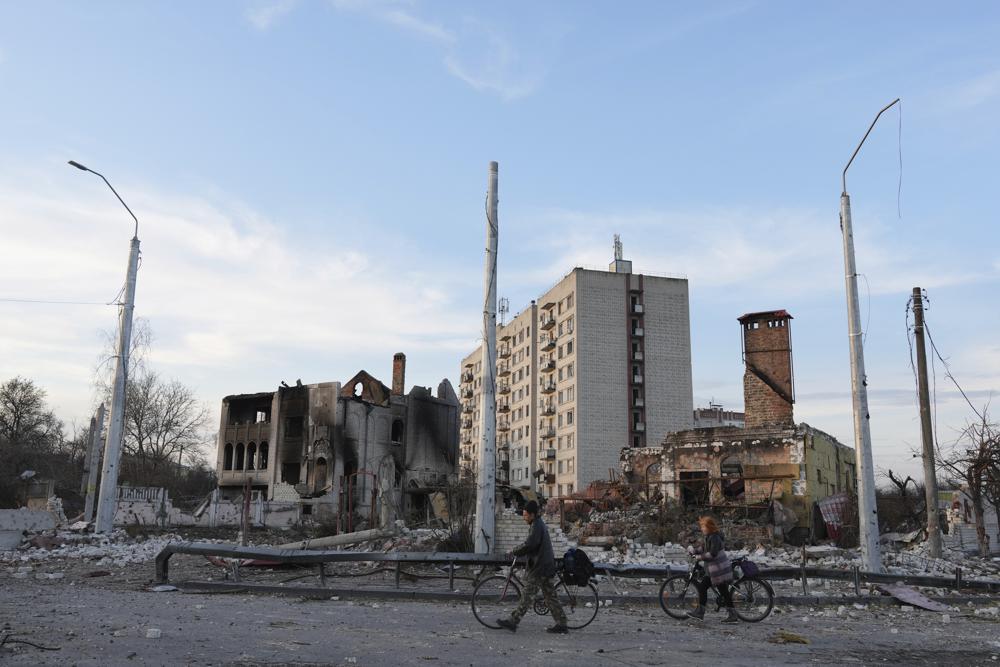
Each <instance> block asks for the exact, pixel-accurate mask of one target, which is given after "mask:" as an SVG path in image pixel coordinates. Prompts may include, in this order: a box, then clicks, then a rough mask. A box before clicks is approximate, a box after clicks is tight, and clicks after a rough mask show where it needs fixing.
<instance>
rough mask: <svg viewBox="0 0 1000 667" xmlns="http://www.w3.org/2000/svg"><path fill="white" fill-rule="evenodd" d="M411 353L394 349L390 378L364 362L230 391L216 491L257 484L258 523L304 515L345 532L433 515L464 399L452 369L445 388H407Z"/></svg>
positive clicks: (449, 471) (452, 462)
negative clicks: (324, 377)
mask: <svg viewBox="0 0 1000 667" xmlns="http://www.w3.org/2000/svg"><path fill="white" fill-rule="evenodd" d="M405 373H406V357H405V355H403V354H402V353H398V354H396V355H395V356H394V358H393V371H392V387H391V388H389V387H387V386H385V385H384V384H382V383H381V382H380V381H379V380H378V379H376V378H375V377H373V376H371V375H369V374H368V373H367V372H365V371H360V372H359V373H358V374H357V375H355V376H354V377H353V378H351V379H350V380H348V381H347V382H346V383H343V384H341V383H340V382H321V383H318V384H308V385H303V384H301V383H300V382H296V386H288V385H287V384H285V383H282V386H281V387H278V389H277V390H276V391H267V392H260V393H255V394H237V395H233V396H227V397H226V398H224V399H223V400H222V414H221V423H220V426H219V436H218V460H217V472H218V478H219V488H218V493H217V494H216V495H217V499H218V500H219V501H221V502H224V503H225V502H230V503H231V502H232V501H234V500H237V499H242V498H243V497H244V494H245V491H246V490H247V489H249V490H250V494H251V495H250V497H251V498H252V500H253V502H252V510H251V511H252V514H253V520H254V522H255V523H257V524H258V525H259V524H266V525H269V526H283V525H290V524H293V523H298V522H299V521H301V520H302V519H303V518H304V517H305V518H312V519H314V520H317V521H322V522H324V523H328V524H332V523H334V522H336V527H337V530H338V531H340V532H343V531H349V530H357V529H359V528H373V527H383V526H388V525H389V524H390V523H391V522H392V521H394V520H396V519H408V520H414V521H416V522H418V523H419V522H421V521H426V520H427V518H428V517H429V516H430V513H431V506H430V502H429V498H430V495H431V494H433V493H435V492H437V491H439V490H442V489H444V488H445V487H446V486H447V485H448V483H449V482H450V480H451V479H452V476H453V475H454V473H455V469H456V462H457V458H458V418H459V403H458V396H457V395H456V394H455V391H454V389H453V388H452V385H451V383H450V382H449V381H448V380H447V379H444V380H442V381H441V383H440V384H439V385H438V388H437V394H436V395H433V394H432V393H431V391H430V389H427V388H424V387H413V388H412V389H411V390H410V391H409V393H404V391H405V384H404V382H405Z"/></svg>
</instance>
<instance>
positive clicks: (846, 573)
mask: <svg viewBox="0 0 1000 667" xmlns="http://www.w3.org/2000/svg"><path fill="white" fill-rule="evenodd" d="M175 554H188V555H195V556H215V557H220V558H237V559H250V560H262V561H268V562H272V563H279V564H287V565H321V564H323V563H347V562H374V563H396V564H397V583H398V579H399V574H398V573H399V566H400V565H401V564H403V563H410V564H414V563H422V564H428V565H448V566H449V573H450V574H449V576H450V578H451V579H453V578H454V568H455V567H456V566H463V565H465V566H480V567H488V566H491V565H497V566H499V565H507V564H509V562H510V561H508V560H506V559H504V558H502V557H498V556H494V555H489V554H470V553H449V552H443V551H435V552H418V551H399V552H388V553H378V552H365V551H333V550H326V551H318V550H305V549H280V548H276V547H243V546H239V545H233V544H210V543H206V542H174V543H172V544H168V545H167V546H166V547H164V548H163V550H162V551H160V553H159V554H158V555H157V556H156V581H158V582H160V583H166V582H168V581H169V579H170V577H169V573H170V571H169V563H170V558H171V557H172V556H174V555H175ZM556 560H557V561H558V560H561V559H559V558H557V559H556ZM594 569H595V570H596V572H597V573H598V574H604V575H608V576H613V577H665V576H669V575H671V574H678V573H682V572H687V570H688V568H687V567H684V566H679V565H673V566H672V565H669V564H665V565H610V564H606V563H594ZM322 576H323V572H322V568H320V577H321V578H322ZM760 576H761V577H763V578H765V579H774V580H787V579H799V580H802V582H803V588H804V589H805V587H806V585H807V584H806V582H807V580H808V579H832V580H840V581H852V582H854V586H855V592H856V593H860V586H861V584H862V583H869V584H892V583H904V584H909V585H913V586H931V587H936V588H954V589H955V590H958V591H961V590H963V589H965V590H978V591H986V592H990V593H993V592H1000V580H986V579H965V578H964V576H963V572H962V568H960V567H959V568H956V569H955V575H954V576H953V577H935V576H928V575H911V574H887V573H882V572H862V571H861V570H860V569H858V568H853V569H851V570H834V569H829V568H818V567H775V568H761V569H760ZM449 585H450V586H452V588H453V587H454V586H453V581H450V582H449ZM804 592H806V591H805V590H804Z"/></svg>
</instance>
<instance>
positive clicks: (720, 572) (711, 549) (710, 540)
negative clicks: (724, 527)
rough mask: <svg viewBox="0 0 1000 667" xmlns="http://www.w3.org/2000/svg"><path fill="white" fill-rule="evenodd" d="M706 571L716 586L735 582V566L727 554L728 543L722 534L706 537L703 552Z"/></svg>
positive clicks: (710, 534) (717, 533) (716, 533)
mask: <svg viewBox="0 0 1000 667" xmlns="http://www.w3.org/2000/svg"><path fill="white" fill-rule="evenodd" d="M701 553H702V560H703V561H704V563H705V569H706V571H707V572H708V576H709V577H710V578H711V579H712V583H713V584H714V585H716V586H718V585H719V584H726V583H729V582H730V581H732V580H733V566H732V564H731V563H730V562H729V554H727V553H726V542H725V539H724V538H723V536H722V533H720V532H715V533H709V534H708V535H706V536H705V545H704V547H703V548H702V550H701Z"/></svg>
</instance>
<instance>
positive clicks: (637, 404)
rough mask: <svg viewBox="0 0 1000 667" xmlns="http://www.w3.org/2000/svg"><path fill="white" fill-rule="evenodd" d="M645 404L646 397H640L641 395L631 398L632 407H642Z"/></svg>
mask: <svg viewBox="0 0 1000 667" xmlns="http://www.w3.org/2000/svg"><path fill="white" fill-rule="evenodd" d="M645 406H646V399H644V398H642V397H641V396H640V397H639V398H633V399H632V407H634V408H642V407H645Z"/></svg>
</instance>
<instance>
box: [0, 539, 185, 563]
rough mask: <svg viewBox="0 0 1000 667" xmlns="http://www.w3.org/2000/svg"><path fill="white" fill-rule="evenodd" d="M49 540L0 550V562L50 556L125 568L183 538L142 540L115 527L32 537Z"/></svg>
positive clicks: (39, 560)
mask: <svg viewBox="0 0 1000 667" xmlns="http://www.w3.org/2000/svg"><path fill="white" fill-rule="evenodd" d="M39 537H46V538H49V539H44V540H38V539H35V540H34V544H32V545H31V546H29V547H28V548H26V549H21V550H20V551H7V552H0V563H32V562H44V561H47V560H50V559H63V558H67V559H87V560H92V561H94V563H93V564H94V565H96V566H98V567H103V568H107V567H109V566H114V567H118V568H121V567H125V566H126V565H129V564H131V563H148V562H151V561H152V560H154V559H155V558H156V555H157V554H158V553H160V551H162V550H163V547H165V546H166V545H168V544H170V543H171V542H179V541H181V540H182V538H181V537H179V536H178V535H158V536H156V537H150V538H147V539H144V540H136V539H132V538H130V537H129V536H128V535H127V534H126V533H125V531H123V530H118V531H115V532H114V533H111V534H109V535H93V534H78V533H73V532H69V531H59V532H58V533H56V534H55V535H45V536H41V535H40V536H35V538H39Z"/></svg>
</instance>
